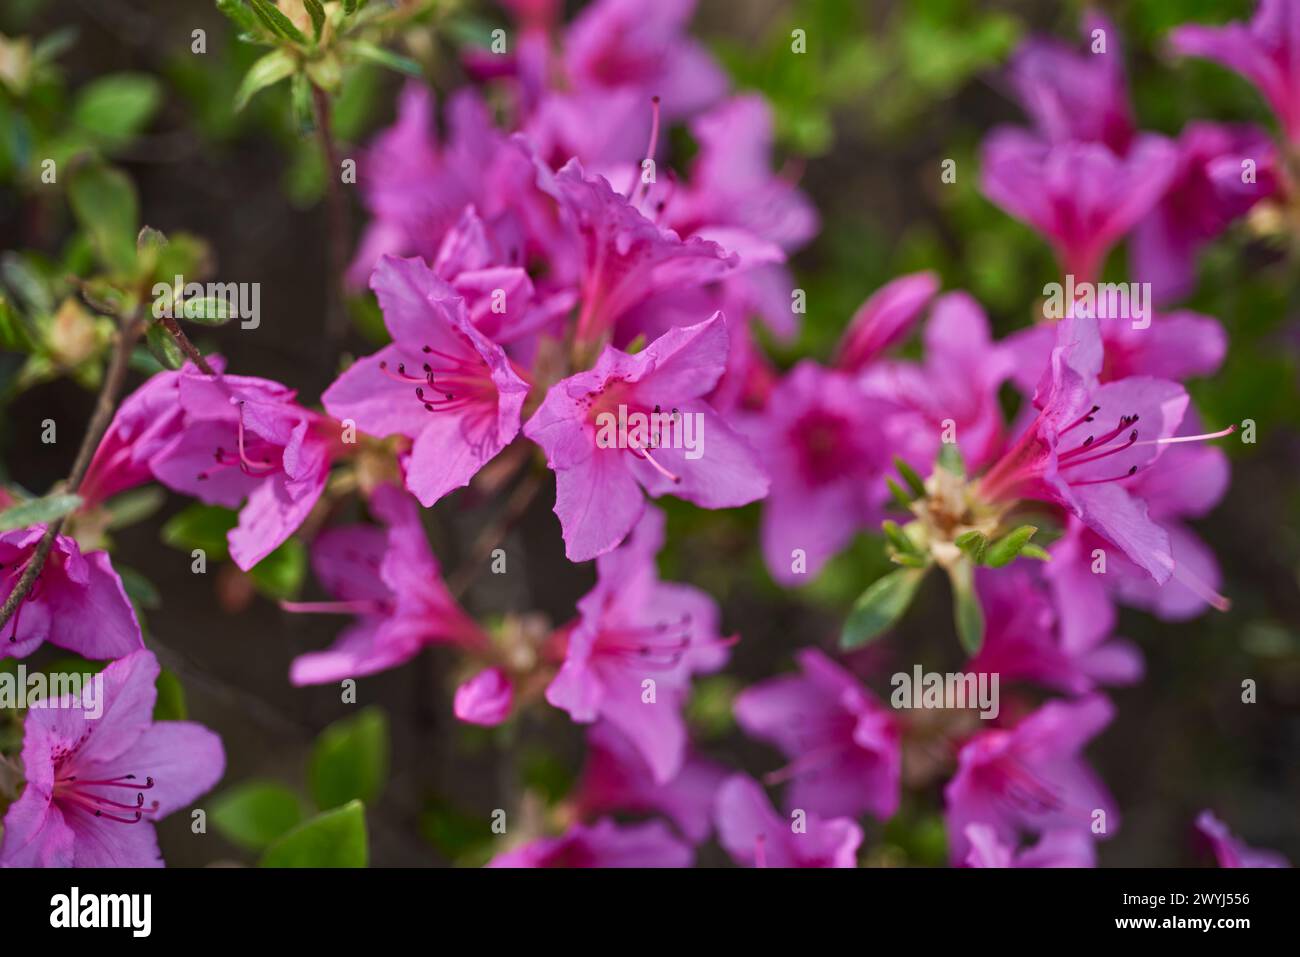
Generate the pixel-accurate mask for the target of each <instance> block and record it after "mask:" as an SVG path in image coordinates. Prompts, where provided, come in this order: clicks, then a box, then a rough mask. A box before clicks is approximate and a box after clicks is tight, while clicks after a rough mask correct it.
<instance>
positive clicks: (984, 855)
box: [965, 824, 1097, 867]
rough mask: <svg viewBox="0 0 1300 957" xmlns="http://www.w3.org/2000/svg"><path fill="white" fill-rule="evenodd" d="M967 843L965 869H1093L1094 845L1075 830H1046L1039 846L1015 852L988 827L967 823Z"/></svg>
mask: <svg viewBox="0 0 1300 957" xmlns="http://www.w3.org/2000/svg"><path fill="white" fill-rule="evenodd" d="M965 836H966V840H967V842H969V844H970V853H969V854H967V855H966V860H965V864H966V866H967V867H1095V866H1096V863H1097V845H1096V843H1095V842H1094V841H1093V839H1092V838H1091V837H1090V836H1088V835H1087V834H1084V833H1080V832H1079V831H1076V830H1061V831H1048V832H1047V833H1045V834H1044V835H1043V836H1042V837H1040V838H1039V839H1038V843H1036V844H1034V845H1032V846H1030V847H1026V848H1024V849H1022V850H1016V849H1015V848H1013V847H1010V846H1008V845H1006V844H1003V843H1002V842H1001V841H1000V840H998V835H997V833H996V832H995V831H994V830H993V828H992V827H990V826H989V825H987V824H968V825H967V826H966V834H965Z"/></svg>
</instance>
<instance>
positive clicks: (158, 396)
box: [77, 357, 224, 509]
mask: <svg viewBox="0 0 1300 957" xmlns="http://www.w3.org/2000/svg"><path fill="white" fill-rule="evenodd" d="M209 364H210V365H211V366H212V367H213V368H214V369H218V370H220V369H223V368H224V365H223V363H222V362H221V360H220V359H219V358H217V357H213V358H212V359H211V360H209ZM184 368H185V370H186V371H188V372H197V371H198V370H197V369H195V367H194V366H193V365H191V364H189V363H186V364H185V367H184ZM180 376H181V373H180V372H158V373H155V374H154V375H153V376H151V377H150V378H149V379H148V380H147V381H146V382H145V383H144V385H142V386H140V388H138V389H136V390H135V391H134V392H132V393H131V394H130V395H128V396H127V397H126V398H125V399H123V400H122V404H121V405H119V406H118V408H117V412H116V413H114V415H113V421H112V422H111V423H110V424H109V427H108V431H107V432H105V433H104V438H103V439H101V440H100V443H99V446H98V447H97V448H96V449H95V455H94V457H93V458H92V459H91V460H90V468H89V469H87V471H86V477H85V478H84V479H82V480H81V486H80V487H79V488H78V490H77V494H79V495H80V496H81V497H82V499H83V501H84V502H85V504H84V505H83V506H82V508H86V509H88V508H91V507H93V506H95V505H98V504H102V503H103V502H105V501H106V500H108V499H109V498H112V497H113V496H114V495H116V494H118V493H119V492H124V491H126V490H127V489H130V488H135V487H136V486H137V485H143V484H144V483H145V482H149V481H152V480H153V470H152V469H151V468H150V462H151V460H152V458H153V457H154V455H156V454H157V453H158V451H159V450H160V449H161V448H162V447H164V446H165V445H166V444H168V442H170V441H171V440H172V439H174V438H175V437H176V435H177V434H178V433H179V432H180V431H181V429H182V428H184V423H185V410H184V409H182V408H181V404H180V401H179V396H178V384H179V382H180Z"/></svg>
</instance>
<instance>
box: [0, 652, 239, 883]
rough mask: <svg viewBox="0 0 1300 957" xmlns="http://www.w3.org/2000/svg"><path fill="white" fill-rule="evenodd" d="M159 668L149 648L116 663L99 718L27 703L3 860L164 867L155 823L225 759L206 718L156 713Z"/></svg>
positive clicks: (199, 790) (217, 774) (106, 674)
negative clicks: (19, 777) (19, 778)
mask: <svg viewBox="0 0 1300 957" xmlns="http://www.w3.org/2000/svg"><path fill="white" fill-rule="evenodd" d="M158 671H159V669H158V662H157V660H156V659H155V658H154V656H153V655H152V654H151V653H150V652H148V651H144V650H139V651H135V652H132V653H131V654H128V655H126V656H124V657H122V658H121V659H119V660H118V661H115V662H113V663H112V664H110V665H109V666H108V667H107V668H105V669H104V671H103V692H102V693H103V701H104V711H103V714H102V715H101V716H100V717H99V718H91V717H89V716H88V711H89V709H88V708H83V707H73V706H72V703H71V701H69V700H65V701H63V702H62V704H61V706H60V707H59V708H37V709H32V710H30V711H28V713H27V719H26V721H25V723H24V728H23V752H22V759H23V774H24V776H25V777H26V780H27V784H26V786H25V787H24V789H23V793H22V795H21V796H20V797H19V798H18V800H17V801H15V802H14V803H13V804H12V805H10V807H9V811H8V813H6V814H5V819H4V825H5V826H4V842H3V844H0V866H4V867H162V866H163V860H162V855H161V854H160V853H159V850H158V838H157V835H156V834H155V832H154V823H155V822H157V821H159V820H161V819H162V818H164V817H166V816H167V815H169V814H171V813H172V812H174V811H178V810H180V809H181V808H183V807H186V806H187V805H188V804H189V803H190V802H191V801H193V800H194V799H195V798H197V797H199V796H200V795H201V794H204V793H206V792H207V791H208V790H210V789H211V788H212V786H213V785H214V784H216V783H217V781H218V780H220V778H221V775H222V772H223V771H224V769H225V763H226V761H225V754H224V752H223V751H222V748H221V740H220V739H219V738H218V737H217V736H216V735H215V734H213V733H212V732H211V731H209V730H208V729H207V728H204V727H203V726H202V725H198V724H195V723H193V722H190V721H154V720H153V717H152V716H153V708H154V699H155V698H156V697H157V693H156V691H155V690H154V682H155V681H156V680H157V678H158ZM86 692H89V693H93V692H91V691H90V689H86Z"/></svg>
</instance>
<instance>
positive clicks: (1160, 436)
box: [978, 316, 1231, 584]
mask: <svg viewBox="0 0 1300 957" xmlns="http://www.w3.org/2000/svg"><path fill="white" fill-rule="evenodd" d="M1057 330H1058V339H1057V346H1056V348H1055V349H1053V350H1052V355H1051V360H1050V365H1049V367H1048V369H1047V370H1046V371H1045V372H1044V374H1043V378H1042V380H1041V381H1040V383H1039V386H1038V389H1037V391H1036V392H1035V394H1034V407H1035V408H1036V409H1037V410H1038V414H1037V417H1036V418H1035V419H1034V420H1033V422H1032V423H1031V424H1030V425H1029V426H1028V427H1027V428H1026V429H1025V431H1024V432H1023V433H1022V434H1021V437H1020V438H1019V439H1018V440H1016V442H1015V444H1014V445H1013V446H1012V447H1011V448H1010V449H1008V451H1007V452H1006V453H1005V454H1004V455H1003V456H1002V457H1001V458H1000V459H998V461H997V462H995V463H994V464H993V466H992V467H991V468H990V469H989V471H988V472H987V473H986V474H985V475H984V477H983V478H982V479H980V481H979V485H978V489H979V494H980V495H981V496H983V497H984V498H985V499H986V500H989V501H994V502H996V501H1001V500H1008V499H1015V498H1033V499H1041V500H1045V501H1049V502H1056V503H1058V504H1060V505H1062V506H1064V507H1065V508H1066V509H1067V511H1069V512H1071V513H1073V514H1074V515H1076V516H1077V517H1078V518H1079V519H1080V520H1082V521H1083V522H1084V524H1086V525H1087V526H1088V527H1090V528H1092V529H1093V530H1094V531H1096V532H1097V533H1098V534H1099V535H1101V536H1103V537H1104V538H1106V539H1107V540H1108V541H1110V542H1113V543H1114V544H1115V545H1116V546H1118V547H1119V548H1120V549H1121V550H1122V551H1123V552H1124V554H1126V555H1127V556H1128V557H1129V558H1130V559H1131V560H1132V561H1133V562H1134V563H1135V564H1137V565H1138V566H1140V567H1141V568H1143V569H1145V570H1146V571H1147V573H1148V574H1149V575H1150V576H1151V577H1152V578H1154V579H1155V580H1156V581H1157V582H1158V583H1161V584H1163V583H1164V582H1166V581H1168V580H1169V578H1170V576H1171V575H1172V574H1173V568H1174V562H1173V555H1172V551H1171V546H1170V544H1169V536H1168V534H1167V533H1166V532H1165V531H1164V530H1163V529H1162V528H1160V526H1159V525H1157V524H1156V523H1155V522H1153V521H1152V520H1151V518H1150V516H1149V514H1148V512H1147V508H1146V506H1145V505H1144V504H1143V503H1142V502H1141V501H1139V500H1138V499H1136V498H1135V497H1134V496H1133V495H1132V494H1130V492H1129V491H1128V490H1127V488H1126V487H1125V485H1124V482H1125V480H1127V479H1128V478H1130V477H1132V476H1133V475H1135V474H1137V473H1138V471H1139V470H1141V469H1143V468H1146V467H1148V466H1150V465H1151V464H1152V463H1153V462H1154V461H1155V460H1156V459H1157V457H1158V456H1159V455H1160V453H1161V452H1162V451H1163V450H1164V447H1165V446H1166V445H1169V444H1171V442H1172V440H1174V435H1175V433H1176V431H1177V429H1178V426H1179V424H1180V423H1181V422H1182V418H1183V413H1184V411H1185V410H1186V408H1187V402H1188V398H1187V393H1186V391H1185V390H1184V389H1183V387H1182V386H1181V385H1179V384H1177V383H1175V382H1169V381H1166V380H1162V379H1154V378H1149V377H1146V376H1130V377H1128V378H1125V379H1119V380H1115V381H1111V382H1107V383H1102V384H1099V382H1098V375H1099V373H1100V371H1101V368H1102V342H1101V336H1100V333H1099V331H1098V328H1097V320H1096V319H1092V318H1090V317H1086V316H1072V317H1068V318H1067V319H1064V320H1062V321H1061V322H1059V323H1058V324H1057ZM1228 431H1231V430H1228ZM1224 434H1226V433H1224ZM1187 438H1188V440H1192V439H1199V438H1203V437H1200V436H1193V437H1187Z"/></svg>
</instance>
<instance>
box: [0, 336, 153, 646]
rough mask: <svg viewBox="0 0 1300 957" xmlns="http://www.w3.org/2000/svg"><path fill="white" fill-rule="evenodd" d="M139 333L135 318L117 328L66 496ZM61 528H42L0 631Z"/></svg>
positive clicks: (84, 465) (80, 475) (94, 442)
mask: <svg viewBox="0 0 1300 957" xmlns="http://www.w3.org/2000/svg"><path fill="white" fill-rule="evenodd" d="M143 330H144V323H142V322H140V321H139V320H138V319H135V318H131V319H128V320H126V321H125V322H124V323H123V324H122V325H121V326H120V327H119V328H118V331H117V344H116V346H115V347H114V349H113V358H112V359H111V361H110V362H109V365H108V371H107V372H106V373H105V374H104V382H103V384H102V385H101V386H100V389H99V398H98V399H97V400H96V401H95V412H94V414H93V415H92V416H91V418H90V424H89V425H88V426H86V434H85V435H84V436H82V439H81V448H79V449H78V450H77V457H76V459H75V460H74V461H73V463H72V471H71V472H69V473H68V478H67V481H66V482H65V483H64V488H65V490H66V491H67V492H68V493H70V494H76V492H77V489H79V488H80V487H81V481H82V479H84V478H85V477H86V471H87V470H88V469H89V468H90V462H91V459H92V458H94V455H95V449H97V448H99V442H100V440H101V439H102V438H103V437H104V433H105V432H107V431H108V426H109V423H111V422H112V421H113V412H114V411H115V410H116V409H117V397H118V395H119V394H120V393H121V391H122V384H123V383H124V382H125V381H126V372H127V369H128V368H129V366H130V362H131V350H132V348H134V346H135V343H136V340H137V339H139V338H140V334H141V332H143ZM62 528H63V519H62V518H57V519H55V520H54V521H52V522H50V524H49V525H47V526H46V527H45V534H44V535H42V536H41V540H40V542H38V543H37V545H36V551H35V552H34V553H33V554H32V557H31V560H30V561H28V563H27V567H26V568H25V569H23V574H22V577H20V578H19V579H18V584H16V585H15V586H14V590H13V591H12V592H10V593H9V597H8V598H6V599H5V603H4V605H3V607H0V628H3V627H4V626H5V624H6V623H7V622H8V621H9V619H10V618H12V617H13V615H14V612H15V611H17V610H18V606H19V605H20V604H22V602H23V600H24V599H26V597H27V594H28V593H29V592H30V591H31V590H32V585H34V584H35V583H36V579H37V577H38V576H39V575H40V574H41V569H43V568H44V567H45V560H46V559H47V558H49V555H50V549H51V548H53V547H54V539H55V537H56V536H57V535H58V534H59V532H60V531H61V530H62Z"/></svg>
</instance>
